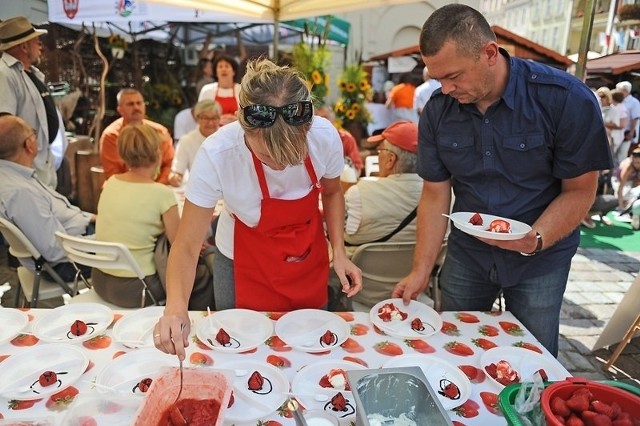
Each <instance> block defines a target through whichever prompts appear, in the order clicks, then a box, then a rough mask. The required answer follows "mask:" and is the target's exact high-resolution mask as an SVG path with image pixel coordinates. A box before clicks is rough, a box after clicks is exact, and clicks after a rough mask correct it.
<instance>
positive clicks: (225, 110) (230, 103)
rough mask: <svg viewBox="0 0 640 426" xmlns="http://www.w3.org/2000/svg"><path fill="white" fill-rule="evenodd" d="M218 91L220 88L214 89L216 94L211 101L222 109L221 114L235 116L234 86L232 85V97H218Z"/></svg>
mask: <svg viewBox="0 0 640 426" xmlns="http://www.w3.org/2000/svg"><path fill="white" fill-rule="evenodd" d="M219 91H220V86H218V88H217V89H216V94H215V96H214V97H213V100H214V101H216V102H218V103H219V104H220V106H221V107H222V114H235V113H236V111H238V100H237V99H236V85H235V84H234V85H233V96H231V97H224V98H223V97H220V96H218V92H219Z"/></svg>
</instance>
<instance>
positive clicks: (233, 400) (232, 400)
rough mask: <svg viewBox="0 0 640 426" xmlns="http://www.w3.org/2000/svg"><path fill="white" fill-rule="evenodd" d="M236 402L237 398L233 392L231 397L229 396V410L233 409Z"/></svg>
mask: <svg viewBox="0 0 640 426" xmlns="http://www.w3.org/2000/svg"><path fill="white" fill-rule="evenodd" d="M234 402H236V397H235V395H234V394H233V391H231V396H229V403H228V404H227V408H229V407H231V406H232V405H233V403H234Z"/></svg>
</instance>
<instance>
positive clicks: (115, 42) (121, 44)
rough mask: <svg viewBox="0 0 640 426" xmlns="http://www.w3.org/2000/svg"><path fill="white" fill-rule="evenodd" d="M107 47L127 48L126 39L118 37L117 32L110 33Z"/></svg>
mask: <svg viewBox="0 0 640 426" xmlns="http://www.w3.org/2000/svg"><path fill="white" fill-rule="evenodd" d="M107 43H108V44H109V47H110V48H112V49H124V50H126V49H127V41H126V40H125V39H123V38H122V37H120V36H119V35H118V34H112V35H111V36H109V38H108V39H107Z"/></svg>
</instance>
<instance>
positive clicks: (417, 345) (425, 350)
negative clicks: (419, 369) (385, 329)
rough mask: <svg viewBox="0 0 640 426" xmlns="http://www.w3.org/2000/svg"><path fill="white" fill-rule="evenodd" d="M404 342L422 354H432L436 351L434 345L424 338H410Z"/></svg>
mask: <svg viewBox="0 0 640 426" xmlns="http://www.w3.org/2000/svg"><path fill="white" fill-rule="evenodd" d="M404 343H405V344H406V345H407V346H409V347H410V348H413V349H414V350H415V351H416V352H420V353H421V354H430V353H433V352H435V351H436V350H435V348H434V347H433V346H431V345H430V344H428V343H427V342H426V341H424V340H422V339H409V340H405V341H404Z"/></svg>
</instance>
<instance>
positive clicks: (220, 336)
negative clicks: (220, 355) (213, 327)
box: [216, 328, 231, 346]
mask: <svg viewBox="0 0 640 426" xmlns="http://www.w3.org/2000/svg"><path fill="white" fill-rule="evenodd" d="M216 342H218V343H220V344H221V345H222V346H226V345H228V344H229V343H231V336H229V333H227V332H226V331H225V329H224V328H221V329H220V330H218V333H217V334H216Z"/></svg>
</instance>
